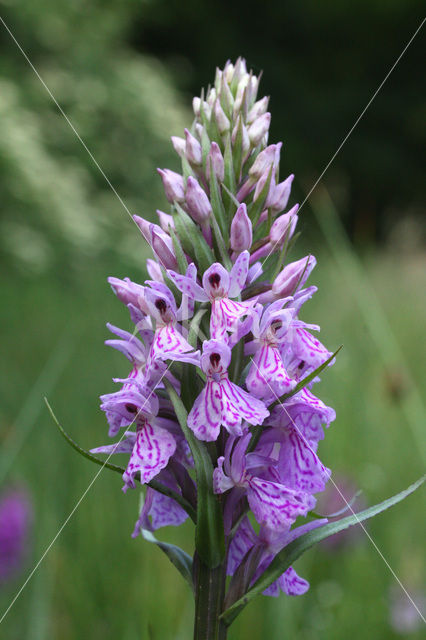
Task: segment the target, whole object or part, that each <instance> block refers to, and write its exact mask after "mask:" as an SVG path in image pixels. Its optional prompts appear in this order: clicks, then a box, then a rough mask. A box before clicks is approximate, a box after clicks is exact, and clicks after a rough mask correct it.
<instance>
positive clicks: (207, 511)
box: [163, 378, 225, 569]
mask: <svg viewBox="0 0 426 640" xmlns="http://www.w3.org/2000/svg"><path fill="white" fill-rule="evenodd" d="M163 382H164V385H165V387H166V389H167V392H168V394H169V398H170V400H171V402H172V404H173V408H174V410H175V412H176V416H177V419H178V421H179V424H180V426H181V428H182V431H183V433H184V435H185V438H186V440H187V442H188V444H189V447H190V449H191V453H192V456H193V458H194V465H195V473H196V477H197V526H196V531H195V546H196V549H197V551H198V554H199V556H200V558H201V559H202V560H203V562H204V563H205V564H206V565H207V566H209V567H210V568H211V569H214V568H215V567H217V566H218V565H219V564H220V563H221V562H222V560H223V558H224V556H225V540H224V530H223V518H222V509H221V506H220V502H219V499H218V498H217V496H215V494H214V493H213V484H212V479H213V465H212V462H211V459H210V456H209V453H208V450H207V447H206V446H205V444H204V442H201V441H200V440H197V438H196V437H195V436H194V434H193V433H192V431H191V430H190V429H189V428H188V425H187V420H188V412H187V410H186V409H185V406H184V404H183V402H182V400H181V399H180V397H179V396H178V394H177V393H176V391H175V389H174V388H173V386H172V385H171V384H170V382H169V381H168V380H167V379H166V378H163Z"/></svg>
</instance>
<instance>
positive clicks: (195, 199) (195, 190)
mask: <svg viewBox="0 0 426 640" xmlns="http://www.w3.org/2000/svg"><path fill="white" fill-rule="evenodd" d="M185 200H186V204H187V207H188V211H189V213H190V215H191V216H192V218H194V220H195V221H196V222H198V224H199V225H200V226H204V225H205V223H206V222H207V220H208V218H209V216H210V214H211V212H212V206H211V204H210V200H209V199H208V197H207V194H206V192H205V191H204V190H203V189H202V188H201V187H200V185H199V184H198V181H197V180H196V179H195V178H193V177H192V176H189V178H188V181H187V183H186V194H185Z"/></svg>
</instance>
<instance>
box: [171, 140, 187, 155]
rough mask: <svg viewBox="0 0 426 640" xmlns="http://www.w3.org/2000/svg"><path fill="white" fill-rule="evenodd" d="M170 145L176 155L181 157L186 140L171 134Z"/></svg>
mask: <svg viewBox="0 0 426 640" xmlns="http://www.w3.org/2000/svg"><path fill="white" fill-rule="evenodd" d="M172 145H173V149H174V150H175V151H176V153H177V154H178V156H180V157H182V156H184V155H185V147H186V142H185V139H184V138H180V137H179V136H172Z"/></svg>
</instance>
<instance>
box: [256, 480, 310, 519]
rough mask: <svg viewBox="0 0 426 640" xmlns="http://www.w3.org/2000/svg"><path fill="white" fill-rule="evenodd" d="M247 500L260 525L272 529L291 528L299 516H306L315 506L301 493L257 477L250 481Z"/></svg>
mask: <svg viewBox="0 0 426 640" xmlns="http://www.w3.org/2000/svg"><path fill="white" fill-rule="evenodd" d="M247 499H248V502H249V505H250V508H251V510H252V511H253V514H254V517H255V518H256V520H257V521H258V522H259V524H263V525H265V526H266V527H269V528H271V529H285V528H286V527H289V526H290V525H291V524H293V522H294V521H295V520H296V518H297V517H298V516H306V515H307V513H308V511H309V510H310V509H311V508H312V507H313V505H314V504H315V501H312V500H310V496H307V495H306V494H305V493H302V492H301V491H295V490H293V489H289V488H287V487H285V486H284V485H282V484H278V483H277V482H270V481H269V480H262V479H261V478H255V477H251V478H249V480H248V488H247Z"/></svg>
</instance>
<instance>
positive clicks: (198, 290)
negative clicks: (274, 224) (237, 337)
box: [168, 251, 256, 340]
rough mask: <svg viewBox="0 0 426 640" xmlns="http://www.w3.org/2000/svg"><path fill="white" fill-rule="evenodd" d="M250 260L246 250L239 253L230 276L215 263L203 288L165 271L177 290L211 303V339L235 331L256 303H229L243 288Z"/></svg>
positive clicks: (251, 301)
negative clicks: (239, 321)
mask: <svg viewBox="0 0 426 640" xmlns="http://www.w3.org/2000/svg"><path fill="white" fill-rule="evenodd" d="M249 258H250V254H249V252H248V251H243V252H242V253H240V255H239V256H238V258H237V259H236V261H235V264H234V266H233V267H232V269H231V271H230V272H229V273H228V271H227V270H226V269H225V268H224V267H223V266H222V265H221V264H220V263H219V262H215V263H214V264H212V266H211V267H209V268H208V269H207V271H205V273H204V275H203V287H200V285H198V284H197V283H196V282H195V281H194V280H191V279H190V278H188V277H187V276H182V275H180V274H179V273H176V272H175V271H170V270H169V271H168V274H169V276H170V278H171V279H172V280H173V282H174V283H175V285H176V286H177V288H178V289H179V291H182V293H185V294H187V295H188V296H189V297H190V298H192V299H193V300H198V301H199V302H208V301H210V303H211V317H210V337H211V338H212V339H213V340H223V339H225V337H226V332H227V331H230V332H233V331H235V329H236V325H237V322H238V320H239V319H240V318H241V317H243V316H245V315H247V313H249V312H250V310H251V309H252V308H253V306H254V305H255V303H256V300H250V301H246V302H239V301H235V300H231V298H237V297H238V296H239V295H240V293H241V291H242V290H243V288H244V285H245V283H246V280H247V274H248V271H249Z"/></svg>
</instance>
